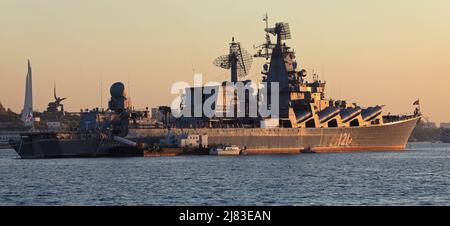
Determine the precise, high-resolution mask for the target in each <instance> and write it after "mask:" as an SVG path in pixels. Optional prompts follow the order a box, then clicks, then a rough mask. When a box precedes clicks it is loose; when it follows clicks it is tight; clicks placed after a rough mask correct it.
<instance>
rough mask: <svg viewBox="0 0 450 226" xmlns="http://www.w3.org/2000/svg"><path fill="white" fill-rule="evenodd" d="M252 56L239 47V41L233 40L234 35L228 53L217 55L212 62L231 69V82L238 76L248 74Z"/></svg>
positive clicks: (235, 80)
mask: <svg viewBox="0 0 450 226" xmlns="http://www.w3.org/2000/svg"><path fill="white" fill-rule="evenodd" d="M252 62H253V58H252V56H251V55H250V54H249V53H248V52H247V51H246V50H245V49H244V48H242V47H241V43H239V42H234V37H233V38H232V40H231V43H230V53H229V54H227V55H222V56H219V57H217V58H216V59H215V60H214V62H213V64H214V65H215V66H217V67H220V68H223V69H230V70H231V82H237V81H238V77H239V78H242V77H245V76H247V75H248V73H249V71H250V68H251V66H252Z"/></svg>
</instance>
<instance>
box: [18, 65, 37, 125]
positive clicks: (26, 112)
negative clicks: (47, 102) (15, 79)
mask: <svg viewBox="0 0 450 226" xmlns="http://www.w3.org/2000/svg"><path fill="white" fill-rule="evenodd" d="M20 119H21V120H22V121H23V122H24V123H25V126H30V127H33V121H34V119H33V82H32V73H31V63H30V60H28V72H27V77H26V81H25V101H24V104H23V110H22V116H21V117H20Z"/></svg>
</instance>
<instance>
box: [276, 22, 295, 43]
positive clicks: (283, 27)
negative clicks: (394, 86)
mask: <svg viewBox="0 0 450 226" xmlns="http://www.w3.org/2000/svg"><path fill="white" fill-rule="evenodd" d="M275 27H276V30H277V33H278V35H279V36H280V38H281V40H288V39H291V38H292V36H291V29H290V28H289V24H288V23H276V24H275Z"/></svg>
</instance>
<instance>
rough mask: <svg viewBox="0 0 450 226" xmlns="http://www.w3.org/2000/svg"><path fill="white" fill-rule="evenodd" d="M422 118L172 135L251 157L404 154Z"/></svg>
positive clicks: (161, 133)
mask: <svg viewBox="0 0 450 226" xmlns="http://www.w3.org/2000/svg"><path fill="white" fill-rule="evenodd" d="M418 120H419V117H416V118H411V119H406V120H402V121H398V122H393V123H386V124H382V125H373V126H364V127H344V128H295V129H294V128H274V129H265V128H264V129H263V128H245V129H244V128H242V129H238V128H233V129H231V128H226V129H215V128H214V129H210V128H197V129H176V128H172V129H170V133H171V134H179V135H181V134H198V135H207V136H208V138H207V139H208V144H209V145H220V144H232V145H238V146H240V147H241V148H243V149H244V150H245V151H246V153H247V154H288V153H292V154H294V153H301V152H353V151H402V150H404V149H405V146H406V144H407V141H408V138H409V136H410V135H411V132H412V130H413V129H414V127H415V126H416V124H417V122H418ZM168 133H169V130H167V129H134V130H130V134H129V138H130V139H137V138H138V139H146V142H157V141H158V140H160V139H164V138H165V137H166V136H167V134H168Z"/></svg>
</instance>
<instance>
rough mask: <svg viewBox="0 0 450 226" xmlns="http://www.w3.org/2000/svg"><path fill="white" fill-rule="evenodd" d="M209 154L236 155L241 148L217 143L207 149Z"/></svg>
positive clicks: (239, 152)
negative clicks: (217, 144)
mask: <svg viewBox="0 0 450 226" xmlns="http://www.w3.org/2000/svg"><path fill="white" fill-rule="evenodd" d="M209 154H210V155H219V156H236V155H240V154H241V148H240V147H238V146H236V145H219V146H215V147H212V148H211V149H210V150H209Z"/></svg>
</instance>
